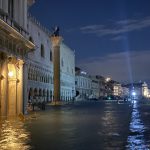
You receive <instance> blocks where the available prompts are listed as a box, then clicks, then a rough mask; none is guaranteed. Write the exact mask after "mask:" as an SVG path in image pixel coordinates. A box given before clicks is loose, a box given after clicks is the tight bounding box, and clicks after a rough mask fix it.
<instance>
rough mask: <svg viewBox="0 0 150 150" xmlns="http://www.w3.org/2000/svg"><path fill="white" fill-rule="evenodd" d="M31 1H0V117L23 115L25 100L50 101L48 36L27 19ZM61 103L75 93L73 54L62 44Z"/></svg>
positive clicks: (35, 23) (51, 97)
mask: <svg viewBox="0 0 150 150" xmlns="http://www.w3.org/2000/svg"><path fill="white" fill-rule="evenodd" d="M33 3H34V0H0V33H1V34H0V112H1V114H0V115H4V116H5V115H16V114H19V113H21V112H24V113H26V107H27V102H28V100H31V101H33V100H38V101H52V100H53V96H54V95H53V93H54V86H53V78H54V75H53V59H57V58H54V56H53V51H52V44H51V41H50V34H49V31H48V30H47V29H45V28H44V27H43V26H42V25H41V24H40V23H39V22H38V21H37V20H36V19H34V18H33V17H31V15H27V13H28V12H27V11H28V10H27V9H28V7H30V6H31V5H32V4H33ZM60 59H61V73H60V74H61V95H60V96H61V99H62V100H71V99H73V97H74V93H75V71H74V68H75V54H74V52H73V51H72V50H71V49H70V48H69V47H68V46H67V45H66V44H65V43H64V42H63V41H62V43H61V46H60Z"/></svg>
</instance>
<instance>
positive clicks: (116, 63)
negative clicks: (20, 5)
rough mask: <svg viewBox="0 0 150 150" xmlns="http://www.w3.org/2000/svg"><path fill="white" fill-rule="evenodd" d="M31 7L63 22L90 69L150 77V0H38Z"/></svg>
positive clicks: (46, 20) (118, 76)
mask: <svg viewBox="0 0 150 150" xmlns="http://www.w3.org/2000/svg"><path fill="white" fill-rule="evenodd" d="M30 12H31V14H32V15H33V16H35V17H36V18H37V19H38V20H39V21H40V22H41V24H43V25H44V26H45V27H46V28H48V29H49V30H51V29H52V27H54V26H56V25H58V26H59V27H60V33H61V35H62V36H63V38H64V42H65V43H66V44H67V45H68V46H69V47H70V48H72V49H73V50H75V52H76V65H77V66H78V67H81V68H82V69H84V70H85V71H87V72H89V74H93V75H96V74H99V75H103V76H109V77H111V78H113V79H114V80H117V81H121V82H135V81H136V82H138V81H140V80H141V81H146V82H149V83H150V0H36V3H35V5H33V6H32V7H31V8H30Z"/></svg>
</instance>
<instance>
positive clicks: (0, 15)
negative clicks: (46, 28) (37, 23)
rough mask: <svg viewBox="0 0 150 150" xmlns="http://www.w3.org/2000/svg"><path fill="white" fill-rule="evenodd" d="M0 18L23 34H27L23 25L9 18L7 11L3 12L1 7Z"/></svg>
mask: <svg viewBox="0 0 150 150" xmlns="http://www.w3.org/2000/svg"><path fill="white" fill-rule="evenodd" d="M0 19H2V20H3V21H5V22H6V23H7V24H8V25H10V26H11V27H12V28H14V29H15V30H16V31H18V32H19V33H20V34H22V35H23V36H25V37H26V35H28V32H27V31H26V30H25V29H24V28H23V27H21V26H20V25H19V24H18V23H17V22H16V21H15V20H14V19H13V18H11V17H10V16H9V14H8V13H6V12H4V11H3V10H2V9H0Z"/></svg>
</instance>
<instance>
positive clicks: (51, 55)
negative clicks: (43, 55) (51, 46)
mask: <svg viewBox="0 0 150 150" xmlns="http://www.w3.org/2000/svg"><path fill="white" fill-rule="evenodd" d="M50 61H53V54H52V50H50Z"/></svg>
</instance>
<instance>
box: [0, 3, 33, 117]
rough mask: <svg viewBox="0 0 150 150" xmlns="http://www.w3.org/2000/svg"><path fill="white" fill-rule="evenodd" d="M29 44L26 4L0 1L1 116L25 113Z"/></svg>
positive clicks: (30, 44) (30, 43) (31, 45)
mask: <svg viewBox="0 0 150 150" xmlns="http://www.w3.org/2000/svg"><path fill="white" fill-rule="evenodd" d="M34 48H35V45H34V44H33V43H32V42H30V41H29V40H28V32H27V0H0V116H6V115H9V116H13V115H16V114H19V113H21V112H23V111H25V109H24V108H25V106H26V99H27V97H26V95H25V94H24V93H26V92H27V84H26V82H27V80H26V77H25V75H26V74H27V65H26V62H27V61H26V60H27V54H28V53H29V52H31V51H32V50H33V49H34Z"/></svg>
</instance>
